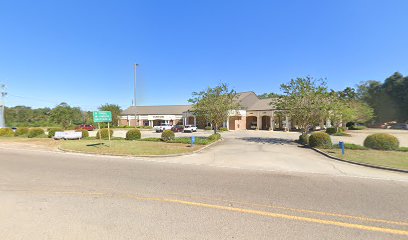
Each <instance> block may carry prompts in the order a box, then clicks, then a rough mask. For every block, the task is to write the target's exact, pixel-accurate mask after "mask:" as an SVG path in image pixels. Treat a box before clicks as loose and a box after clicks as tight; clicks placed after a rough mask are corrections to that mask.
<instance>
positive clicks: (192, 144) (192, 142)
mask: <svg viewBox="0 0 408 240" xmlns="http://www.w3.org/2000/svg"><path fill="white" fill-rule="evenodd" d="M194 144H195V136H191V146H192V147H193V146H194Z"/></svg>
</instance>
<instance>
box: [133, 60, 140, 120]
mask: <svg viewBox="0 0 408 240" xmlns="http://www.w3.org/2000/svg"><path fill="white" fill-rule="evenodd" d="M137 66H139V64H137V63H135V64H133V70H134V83H133V106H134V109H135V127H137V122H136V68H137Z"/></svg>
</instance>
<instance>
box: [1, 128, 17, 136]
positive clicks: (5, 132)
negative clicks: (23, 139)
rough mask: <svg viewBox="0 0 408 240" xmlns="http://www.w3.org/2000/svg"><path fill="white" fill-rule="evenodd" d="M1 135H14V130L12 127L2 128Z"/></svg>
mask: <svg viewBox="0 0 408 240" xmlns="http://www.w3.org/2000/svg"><path fill="white" fill-rule="evenodd" d="M0 136H2V137H14V132H13V130H12V129H11V128H0Z"/></svg>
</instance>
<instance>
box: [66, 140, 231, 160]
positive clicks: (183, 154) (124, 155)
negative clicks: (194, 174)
mask: <svg viewBox="0 0 408 240" xmlns="http://www.w3.org/2000/svg"><path fill="white" fill-rule="evenodd" d="M223 140H224V139H223V138H221V139H220V140H218V141H216V142H213V143H210V144H208V145H205V146H204V147H202V148H200V149H197V150H195V151H192V152H188V153H176V154H167V155H127V154H109V153H88V152H81V151H75V150H70V149H64V148H61V147H58V150H60V151H62V152H67V153H81V154H87V155H94V156H98V155H102V156H115V157H135V158H142V157H146V158H161V157H179V156H187V155H193V154H195V153H199V152H201V151H203V150H205V149H207V148H209V147H210V146H212V145H214V144H217V143H220V142H221V141H223Z"/></svg>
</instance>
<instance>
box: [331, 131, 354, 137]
mask: <svg viewBox="0 0 408 240" xmlns="http://www.w3.org/2000/svg"><path fill="white" fill-rule="evenodd" d="M333 136H345V137H350V136H351V134H348V133H345V132H336V133H335V134H333Z"/></svg>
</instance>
